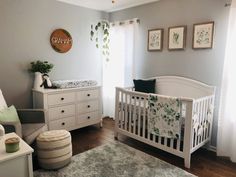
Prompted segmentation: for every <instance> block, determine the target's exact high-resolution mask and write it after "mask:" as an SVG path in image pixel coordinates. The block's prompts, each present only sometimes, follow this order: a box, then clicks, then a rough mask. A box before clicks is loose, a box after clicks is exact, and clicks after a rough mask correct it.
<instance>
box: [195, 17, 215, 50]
mask: <svg viewBox="0 0 236 177" xmlns="http://www.w3.org/2000/svg"><path fill="white" fill-rule="evenodd" d="M214 26H215V24H214V21H210V22H204V23H196V24H194V25H193V41H192V48H193V49H212V47H213V36H214V28H215V27H214Z"/></svg>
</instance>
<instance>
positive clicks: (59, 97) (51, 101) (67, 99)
mask: <svg viewBox="0 0 236 177" xmlns="http://www.w3.org/2000/svg"><path fill="white" fill-rule="evenodd" d="M75 100H76V98H75V92H71V93H61V94H53V95H48V105H49V106H54V105H58V104H64V103H73V102H75Z"/></svg>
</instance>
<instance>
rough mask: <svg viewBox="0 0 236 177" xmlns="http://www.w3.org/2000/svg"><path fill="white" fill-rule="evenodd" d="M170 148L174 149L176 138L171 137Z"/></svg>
mask: <svg viewBox="0 0 236 177" xmlns="http://www.w3.org/2000/svg"><path fill="white" fill-rule="evenodd" d="M170 148H171V149H174V139H173V138H172V139H170Z"/></svg>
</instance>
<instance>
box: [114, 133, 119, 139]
mask: <svg viewBox="0 0 236 177" xmlns="http://www.w3.org/2000/svg"><path fill="white" fill-rule="evenodd" d="M114 138H115V140H118V132H117V131H115V135H114Z"/></svg>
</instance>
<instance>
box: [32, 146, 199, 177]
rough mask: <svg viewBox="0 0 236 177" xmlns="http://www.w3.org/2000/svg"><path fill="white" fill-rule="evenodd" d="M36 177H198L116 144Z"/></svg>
mask: <svg viewBox="0 0 236 177" xmlns="http://www.w3.org/2000/svg"><path fill="white" fill-rule="evenodd" d="M34 177H196V176H194V175H192V174H190V173H188V172H186V171H184V170H182V169H180V168H178V167H175V166H174V165H171V164H169V163H166V162H164V161H162V160H160V159H158V158H155V157H153V156H150V155H148V154H145V153H143V152H141V151H139V150H136V149H134V148H131V147H129V146H127V145H125V144H123V143H120V142H114V143H109V144H105V145H103V146H99V147H97V148H94V149H91V150H89V151H86V152H83V153H81V154H78V155H75V156H73V157H72V161H71V163H70V164H69V165H68V166H66V167H64V168H62V169H59V170H56V171H46V170H37V171H34Z"/></svg>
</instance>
